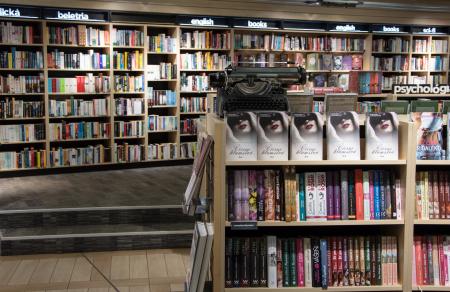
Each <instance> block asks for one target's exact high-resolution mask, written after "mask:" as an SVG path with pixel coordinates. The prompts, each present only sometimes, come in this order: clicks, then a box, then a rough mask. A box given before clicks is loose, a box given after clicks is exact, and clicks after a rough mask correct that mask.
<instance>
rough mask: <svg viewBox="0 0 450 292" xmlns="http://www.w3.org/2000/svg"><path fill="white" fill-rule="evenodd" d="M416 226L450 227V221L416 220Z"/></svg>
mask: <svg viewBox="0 0 450 292" xmlns="http://www.w3.org/2000/svg"><path fill="white" fill-rule="evenodd" d="M414 225H449V226H450V219H428V220H419V219H414Z"/></svg>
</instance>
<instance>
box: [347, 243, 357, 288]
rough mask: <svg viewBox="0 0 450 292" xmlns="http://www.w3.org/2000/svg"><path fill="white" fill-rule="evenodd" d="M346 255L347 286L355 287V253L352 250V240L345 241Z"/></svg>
mask: <svg viewBox="0 0 450 292" xmlns="http://www.w3.org/2000/svg"><path fill="white" fill-rule="evenodd" d="M347 249H348V251H347V253H348V284H349V286H355V253H354V248H353V238H348V240H347Z"/></svg>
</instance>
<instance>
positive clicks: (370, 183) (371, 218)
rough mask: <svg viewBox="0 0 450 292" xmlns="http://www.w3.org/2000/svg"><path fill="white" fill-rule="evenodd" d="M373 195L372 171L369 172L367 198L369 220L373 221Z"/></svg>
mask: <svg viewBox="0 0 450 292" xmlns="http://www.w3.org/2000/svg"><path fill="white" fill-rule="evenodd" d="M373 197H374V193H373V170H369V198H370V203H369V205H370V220H373V219H375V210H374V204H373V202H374V198H373Z"/></svg>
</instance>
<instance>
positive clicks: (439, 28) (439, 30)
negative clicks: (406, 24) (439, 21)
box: [411, 26, 448, 34]
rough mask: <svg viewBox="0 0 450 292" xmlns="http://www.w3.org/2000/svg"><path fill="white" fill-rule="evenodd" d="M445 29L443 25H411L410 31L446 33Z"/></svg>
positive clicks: (417, 32)
mask: <svg viewBox="0 0 450 292" xmlns="http://www.w3.org/2000/svg"><path fill="white" fill-rule="evenodd" d="M447 29H448V28H447V27H444V26H413V27H412V28H411V31H412V33H416V34H447V32H448V31H447Z"/></svg>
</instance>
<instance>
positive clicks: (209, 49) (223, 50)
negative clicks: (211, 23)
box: [180, 28, 231, 52]
mask: <svg viewBox="0 0 450 292" xmlns="http://www.w3.org/2000/svg"><path fill="white" fill-rule="evenodd" d="M203 29H205V28H203ZM206 29H207V28H206ZM230 50H231V49H213V48H202V49H200V48H180V51H212V52H225V51H230Z"/></svg>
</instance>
